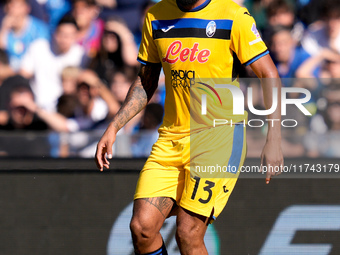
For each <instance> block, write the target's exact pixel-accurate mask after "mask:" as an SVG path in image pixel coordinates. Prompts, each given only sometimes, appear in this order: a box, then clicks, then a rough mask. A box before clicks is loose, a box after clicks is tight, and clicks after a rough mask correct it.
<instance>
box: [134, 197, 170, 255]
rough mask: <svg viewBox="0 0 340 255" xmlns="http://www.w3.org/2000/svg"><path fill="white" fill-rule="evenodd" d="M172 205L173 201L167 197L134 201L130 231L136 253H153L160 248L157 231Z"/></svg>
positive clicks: (160, 241)
mask: <svg viewBox="0 0 340 255" xmlns="http://www.w3.org/2000/svg"><path fill="white" fill-rule="evenodd" d="M173 205H174V201H173V200H172V199H171V198H168V197H154V198H141V199H136V200H135V201H134V205H133V216H132V219H131V223H130V229H131V234H132V240H133V245H134V248H135V251H136V252H137V253H139V254H143V253H149V252H153V251H156V250H157V249H159V248H160V247H161V246H162V244H163V240H162V236H161V234H160V233H159V230H160V229H161V227H162V225H163V223H164V220H165V219H166V218H167V216H168V215H169V213H170V211H171V209H172V207H173Z"/></svg>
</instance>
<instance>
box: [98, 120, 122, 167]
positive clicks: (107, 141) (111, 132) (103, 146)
mask: <svg viewBox="0 0 340 255" xmlns="http://www.w3.org/2000/svg"><path fill="white" fill-rule="evenodd" d="M116 134H117V131H116V130H115V128H114V126H113V125H112V123H111V124H110V126H109V127H108V128H107V129H106V131H105V133H104V134H103V136H102V137H101V138H100V141H99V142H98V144H97V151H96V157H95V161H96V164H97V167H98V169H99V170H100V171H103V169H104V167H105V168H107V169H109V167H110V162H109V161H108V159H111V158H112V146H113V143H114V142H115V140H116Z"/></svg>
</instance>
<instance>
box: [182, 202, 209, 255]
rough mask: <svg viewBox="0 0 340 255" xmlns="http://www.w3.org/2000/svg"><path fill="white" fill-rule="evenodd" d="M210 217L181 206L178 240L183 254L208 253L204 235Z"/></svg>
mask: <svg viewBox="0 0 340 255" xmlns="http://www.w3.org/2000/svg"><path fill="white" fill-rule="evenodd" d="M208 220H209V218H207V217H205V216H202V215H198V214H195V213H193V212H190V211H188V210H185V209H183V208H179V210H178V214H177V231H176V241H177V244H178V247H179V249H180V251H181V254H182V255H208V251H207V249H206V247H205V244H204V235H205V232H206V230H207V227H208Z"/></svg>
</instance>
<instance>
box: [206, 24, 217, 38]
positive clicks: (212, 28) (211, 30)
mask: <svg viewBox="0 0 340 255" xmlns="http://www.w3.org/2000/svg"><path fill="white" fill-rule="evenodd" d="M205 32H206V34H207V36H208V37H213V36H214V34H215V32H216V23H215V21H210V22H209V23H208V25H207V27H206V29H205Z"/></svg>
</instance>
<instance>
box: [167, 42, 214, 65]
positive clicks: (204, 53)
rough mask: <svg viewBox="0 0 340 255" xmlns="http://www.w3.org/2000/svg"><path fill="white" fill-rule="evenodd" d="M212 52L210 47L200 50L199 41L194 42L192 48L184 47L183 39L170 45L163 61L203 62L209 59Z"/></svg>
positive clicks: (173, 62) (171, 62)
mask: <svg viewBox="0 0 340 255" xmlns="http://www.w3.org/2000/svg"><path fill="white" fill-rule="evenodd" d="M210 53H211V52H210V50H208V49H203V50H200V49H199V43H194V45H193V46H192V48H191V49H189V48H183V45H182V42H181V41H174V42H173V43H171V44H170V45H169V47H168V49H167V51H166V55H165V57H164V58H162V61H163V62H167V63H169V64H175V63H176V62H177V61H181V62H186V61H187V60H189V61H190V62H194V61H197V62H199V63H201V64H203V63H205V62H207V61H208V59H209V56H210Z"/></svg>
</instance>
